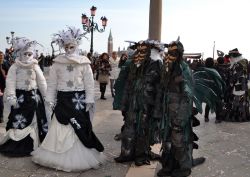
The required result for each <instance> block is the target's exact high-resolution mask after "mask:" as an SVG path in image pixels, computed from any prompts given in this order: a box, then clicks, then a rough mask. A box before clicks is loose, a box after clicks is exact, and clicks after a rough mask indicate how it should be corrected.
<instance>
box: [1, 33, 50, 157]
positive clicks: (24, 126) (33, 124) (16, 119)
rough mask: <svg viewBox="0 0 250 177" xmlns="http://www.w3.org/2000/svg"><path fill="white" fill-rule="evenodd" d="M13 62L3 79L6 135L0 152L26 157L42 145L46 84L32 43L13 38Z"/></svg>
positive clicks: (45, 121) (45, 130) (45, 127)
mask: <svg viewBox="0 0 250 177" xmlns="http://www.w3.org/2000/svg"><path fill="white" fill-rule="evenodd" d="M14 42H15V43H14V49H15V50H16V52H17V56H18V57H17V58H16V62H15V63H14V64H13V65H12V66H11V67H10V69H9V72H8V75H7V78H6V89H5V97H6V99H7V102H8V104H9V105H10V106H11V111H10V114H9V117H8V122H7V126H6V133H5V135H4V136H3V137H1V139H0V152H1V153H3V154H5V155H8V156H26V155H30V153H31V152H32V151H33V150H35V149H36V148H37V147H38V145H39V144H40V142H42V141H43V139H44V137H45V136H46V133H47V130H48V124H47V118H46V115H45V108H44V102H43V96H44V94H45V93H46V89H47V84H46V80H45V78H44V76H43V73H42V71H41V69H40V67H39V65H38V62H37V60H36V59H33V53H34V46H33V45H34V44H35V41H29V40H28V39H26V38H16V39H15V41H14Z"/></svg>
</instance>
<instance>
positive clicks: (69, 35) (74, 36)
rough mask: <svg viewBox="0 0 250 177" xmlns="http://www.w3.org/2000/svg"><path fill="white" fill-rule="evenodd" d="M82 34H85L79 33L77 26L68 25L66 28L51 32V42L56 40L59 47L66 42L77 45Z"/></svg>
mask: <svg viewBox="0 0 250 177" xmlns="http://www.w3.org/2000/svg"><path fill="white" fill-rule="evenodd" d="M84 35H85V34H83V33H81V30H80V29H79V28H75V27H68V29H67V30H62V31H59V32H58V33H56V34H53V38H52V42H56V44H57V45H59V47H60V48H63V46H64V45H66V44H75V45H77V46H79V45H80V44H81V39H82V37H83V36H84Z"/></svg>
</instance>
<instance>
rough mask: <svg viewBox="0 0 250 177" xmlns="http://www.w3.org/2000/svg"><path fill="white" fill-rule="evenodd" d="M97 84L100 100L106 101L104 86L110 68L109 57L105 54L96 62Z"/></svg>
mask: <svg viewBox="0 0 250 177" xmlns="http://www.w3.org/2000/svg"><path fill="white" fill-rule="evenodd" d="M97 66H98V78H97V80H98V82H99V83H100V92H101V99H102V100H106V98H105V96H104V95H105V91H106V86H107V84H108V83H109V76H110V71H111V66H110V63H109V55H108V54H107V53H103V54H102V55H101V56H100V58H99V60H98V64H97Z"/></svg>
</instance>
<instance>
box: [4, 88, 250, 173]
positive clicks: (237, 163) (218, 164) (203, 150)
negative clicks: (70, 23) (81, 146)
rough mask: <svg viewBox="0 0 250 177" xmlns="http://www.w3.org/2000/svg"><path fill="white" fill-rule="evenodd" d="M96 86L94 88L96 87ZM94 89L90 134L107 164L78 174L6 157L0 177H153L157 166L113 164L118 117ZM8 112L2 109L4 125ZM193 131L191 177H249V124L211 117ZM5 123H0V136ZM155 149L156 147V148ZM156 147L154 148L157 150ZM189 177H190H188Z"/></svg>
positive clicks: (117, 146)
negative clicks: (101, 148)
mask: <svg viewBox="0 0 250 177" xmlns="http://www.w3.org/2000/svg"><path fill="white" fill-rule="evenodd" d="M97 87H98V85H97ZM97 87H96V114H95V118H94V122H93V126H94V131H95V132H96V134H97V136H98V137H99V138H100V140H101V141H102V142H103V144H104V146H105V154H106V156H107V159H108V160H107V163H106V164H104V165H103V166H102V167H101V168H100V169H98V170H88V171H86V172H79V173H66V172H61V171H56V170H53V169H49V168H45V167H42V166H39V165H36V164H34V163H32V161H31V158H30V157H25V158H8V157H4V156H2V155H0V177H153V176H156V172H157V171H158V170H159V169H160V165H159V164H158V163H152V165H150V166H144V167H139V168H138V167H135V166H134V165H133V164H129V163H127V164H117V163H115V162H114V160H113V158H114V157H116V156H118V155H119V153H120V142H117V141H114V139H113V137H114V135H115V134H116V133H118V132H119V131H120V127H121V125H122V116H121V114H120V112H119V111H113V110H112V104H111V103H112V98H111V96H110V90H109V89H107V94H106V95H107V98H108V99H107V100H105V101H103V100H100V99H99V97H100V94H99V90H98V88H97ZM7 115H8V110H7V108H6V109H5V122H6V119H7ZM199 117H200V120H201V125H200V126H199V127H198V128H196V129H195V130H196V132H197V134H198V135H199V137H200V140H199V145H200V148H199V150H195V151H194V156H195V157H198V156H205V157H206V158H207V160H206V162H205V163H204V164H202V165H200V166H198V167H195V168H194V169H193V172H192V175H191V176H192V177H250V123H221V124H215V123H214V114H212V115H211V120H210V122H209V123H204V121H203V116H202V115H199ZM4 126H5V124H0V136H1V135H2V133H4ZM157 148H158V150H159V145H158V146H157ZM157 148H156V149H157ZM191 176H190V177H191Z"/></svg>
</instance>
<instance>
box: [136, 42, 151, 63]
mask: <svg viewBox="0 0 250 177" xmlns="http://www.w3.org/2000/svg"><path fill="white" fill-rule="evenodd" d="M147 51H148V46H147V45H146V44H145V43H142V44H139V45H138V46H137V51H136V53H135V55H134V58H133V61H134V63H135V64H136V65H140V64H141V63H142V61H143V60H144V59H145V57H146V55H147Z"/></svg>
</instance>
